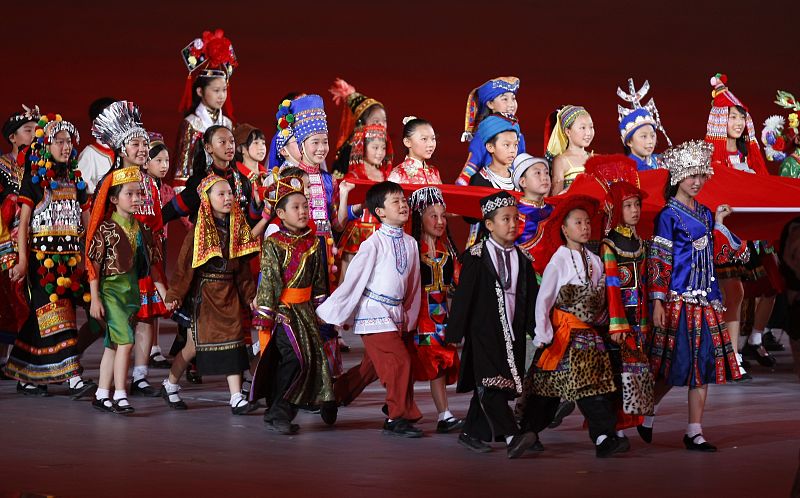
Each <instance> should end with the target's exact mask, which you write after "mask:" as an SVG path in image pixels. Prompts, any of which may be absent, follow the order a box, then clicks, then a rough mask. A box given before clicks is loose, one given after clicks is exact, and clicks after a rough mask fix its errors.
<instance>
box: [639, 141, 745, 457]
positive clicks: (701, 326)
mask: <svg viewBox="0 0 800 498" xmlns="http://www.w3.org/2000/svg"><path fill="white" fill-rule="evenodd" d="M713 149H714V148H713V146H711V145H710V144H708V143H704V142H701V141H697V140H693V141H689V142H686V143H683V144H681V145H679V146H677V147H674V148H671V149H667V151H666V152H664V154H662V157H661V160H662V162H663V164H664V165H665V167H666V168H667V169H668V170H669V182H668V183H667V186H666V189H665V195H664V198H665V200H666V201H667V205H666V206H665V207H664V208H663V209H662V210H661V212H660V213H659V215H658V218H657V219H656V225H655V231H654V233H653V243H652V247H651V248H650V258H649V260H648V266H649V268H648V275H649V276H650V278H651V280H650V282H649V285H650V289H649V291H650V299H651V300H652V301H653V325H654V326H655V329H654V331H653V334H652V335H651V336H650V338H649V342H648V353H649V356H650V366H651V368H652V371H653V376H654V377H655V380H656V397H655V403H656V405H657V404H658V402H659V401H661V399H662V398H663V397H664V395H665V394H666V393H667V392H668V391H669V390H670V389H671V388H672V387H673V386H687V387H688V388H689V425H688V427H687V429H686V435H684V437H683V443H684V445H685V446H686V449H687V450H692V451H706V452H713V451H716V450H717V448H716V447H715V446H713V445H712V444H711V443H709V442H707V441H706V440H705V438H704V437H703V429H702V426H701V422H702V419H703V409H704V407H705V402H706V396H707V394H708V391H707V387H708V386H707V385H708V384H724V383H726V382H727V381H730V380H734V379H738V378H740V377H741V375H742V374H741V372H740V371H739V365H738V362H737V359H736V349H735V348H734V344H733V343H732V341H731V336H729V335H728V330H727V328H726V326H725V322H724V321H723V317H722V310H723V306H722V302H721V301H722V296H721V294H720V288H719V285H718V283H717V279H716V276H715V273H714V262H716V263H724V262H726V261H730V259H731V258H733V257H737V256H738V255H740V254H741V253H742V252H743V251H745V250H746V246H745V245H744V244H742V243H741V241H739V240H738V239H737V238H735V237H734V236H733V235H732V234H731V233H730V232H729V231H728V229H727V228H726V227H725V225H724V224H723V220H724V219H725V217H726V216H728V215H729V214H730V213H731V209H730V207H729V206H728V205H721V206H719V207H718V208H717V210H716V215H715V216H713V217H712V214H711V210H709V209H708V208H707V207H705V206H703V205H701V204H699V203H698V202H697V201H696V200H695V197H696V196H697V194H698V193H699V192H700V190H701V189H702V188H703V185H704V184H705V182H706V180H707V179H708V177H709V176H710V175H712V174H714V170H713V169H712V167H711V158H712V151H713ZM652 424H653V419H652V417H650V418H648V417H646V418H645V422H644V426H645V427H652Z"/></svg>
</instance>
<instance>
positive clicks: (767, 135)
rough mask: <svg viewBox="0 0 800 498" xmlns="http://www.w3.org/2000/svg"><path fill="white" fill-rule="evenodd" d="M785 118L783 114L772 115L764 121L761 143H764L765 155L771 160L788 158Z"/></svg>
mask: <svg viewBox="0 0 800 498" xmlns="http://www.w3.org/2000/svg"><path fill="white" fill-rule="evenodd" d="M784 127H785V120H784V119H783V116H770V117H768V118H767V119H766V120H765V121H764V129H763V130H762V131H761V143H762V144H764V155H766V156H767V159H768V160H770V161H783V160H784V159H786V153H785V152H784V150H786V140H785V139H784V138H783V135H784V132H785V128H784Z"/></svg>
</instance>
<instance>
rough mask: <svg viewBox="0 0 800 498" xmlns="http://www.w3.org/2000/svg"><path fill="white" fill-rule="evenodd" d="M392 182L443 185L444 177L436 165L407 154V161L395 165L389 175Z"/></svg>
mask: <svg viewBox="0 0 800 498" xmlns="http://www.w3.org/2000/svg"><path fill="white" fill-rule="evenodd" d="M387 180H389V181H390V182H395V183H399V184H401V185H405V184H412V185H441V184H442V177H441V176H440V175H439V170H438V169H436V167H435V166H431V165H429V164H427V163H426V162H424V161H420V160H418V159H414V158H411V157H408V156H406V159H405V161H403V162H402V163H400V164H398V165H397V166H395V167H394V169H393V170H392V172H391V173H389V177H388V178H387Z"/></svg>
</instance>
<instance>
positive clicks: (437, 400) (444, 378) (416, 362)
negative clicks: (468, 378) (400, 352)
mask: <svg viewBox="0 0 800 498" xmlns="http://www.w3.org/2000/svg"><path fill="white" fill-rule="evenodd" d="M410 207H411V236H412V237H414V238H415V239H416V240H417V241H418V242H419V257H420V263H421V264H420V270H421V273H422V289H421V291H422V297H423V299H424V303H426V304H427V306H425V305H423V306H422V307H420V314H419V321H418V322H417V330H416V333H415V334H414V342H413V343H411V342H409V343H408V346H409V353H410V354H411V364H412V367H413V371H414V380H417V381H424V380H428V381H430V383H431V396H432V397H433V404H434V405H435V406H436V411H437V412H438V414H439V416H438V421H437V423H436V432H438V433H442V434H443V433H447V432H454V431H457V430H460V429H461V428H462V427H463V426H464V420H462V419H458V418H456V417H455V416H454V415H453V414H452V413H451V412H450V409H449V407H448V404H447V386H448V385H452V384H455V383H456V381H457V380H458V369H459V361H458V351H457V349H456V346H455V345H454V344H448V343H447V342H445V339H444V336H445V328H446V327H447V314H448V310H449V309H450V301H451V299H452V297H453V291H454V289H455V285H456V282H457V281H458V273H459V271H460V269H461V264H460V263H459V262H458V253H457V252H456V248H455V244H453V241H452V239H451V237H450V232H449V230H448V229H447V217H446V212H447V207H446V206H445V203H444V198H443V197H442V192H441V190H439V189H438V188H436V187H423V188H421V189H419V190H417V191H415V192H414V193H413V194H412V195H411V200H410Z"/></svg>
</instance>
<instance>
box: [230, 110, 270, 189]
mask: <svg viewBox="0 0 800 498" xmlns="http://www.w3.org/2000/svg"><path fill="white" fill-rule="evenodd" d="M233 138H234V140H235V141H236V155H235V156H234V157H235V159H236V167H237V168H239V172H241V173H242V174H243V175H244V176H246V177H247V179H248V180H250V183H251V184H252V185H253V190H254V191H255V189H256V188H257V187H260V186H261V185H262V184H263V183H264V179H265V178H266V175H267V169H266V168H265V167H264V159H265V158H266V157H267V137H266V135H264V132H263V131H261V130H259V129H258V128H254V127H253V126H251V125H249V124H247V123H242V124H240V125H236V128H234V130H233Z"/></svg>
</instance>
